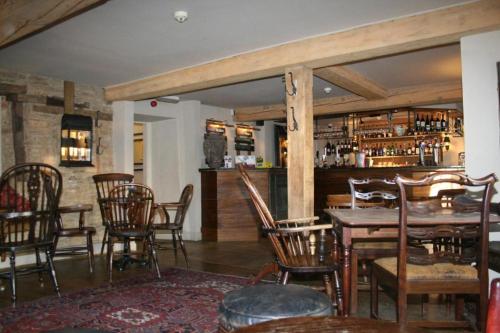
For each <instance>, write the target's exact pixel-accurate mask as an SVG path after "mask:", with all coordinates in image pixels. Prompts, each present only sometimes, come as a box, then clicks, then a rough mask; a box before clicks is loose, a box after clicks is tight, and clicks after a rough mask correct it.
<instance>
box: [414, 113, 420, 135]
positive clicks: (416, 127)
mask: <svg viewBox="0 0 500 333" xmlns="http://www.w3.org/2000/svg"><path fill="white" fill-rule="evenodd" d="M415 131H417V132H419V131H420V117H419V115H418V113H417V118H415Z"/></svg>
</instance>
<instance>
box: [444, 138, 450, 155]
mask: <svg viewBox="0 0 500 333" xmlns="http://www.w3.org/2000/svg"><path fill="white" fill-rule="evenodd" d="M450 145H451V140H450V137H449V136H448V135H446V136H445V137H444V147H445V148H446V151H448V150H450Z"/></svg>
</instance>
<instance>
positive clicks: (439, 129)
mask: <svg viewBox="0 0 500 333" xmlns="http://www.w3.org/2000/svg"><path fill="white" fill-rule="evenodd" d="M436 132H441V120H439V116H437V117H436Z"/></svg>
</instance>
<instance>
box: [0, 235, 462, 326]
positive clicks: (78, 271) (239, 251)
mask: <svg viewBox="0 0 500 333" xmlns="http://www.w3.org/2000/svg"><path fill="white" fill-rule="evenodd" d="M186 243H187V244H186V245H187V250H188V255H189V261H190V266H191V269H192V270H200V271H208V272H214V273H221V274H229V275H238V276H244V277H251V276H253V275H254V274H256V273H257V272H258V271H259V269H260V268H261V267H262V265H264V264H265V263H268V262H270V261H272V255H271V248H270V246H269V244H268V242H267V240H262V241H261V242H225V243H214V242H186ZM104 259H105V257H104V256H97V257H96V270H95V273H94V274H90V273H89V271H88V264H87V260H86V258H85V257H79V258H76V257H75V258H73V259H69V260H61V261H57V262H56V269H57V275H58V280H59V283H60V287H61V292H63V293H68V292H71V291H75V290H80V289H83V288H90V287H95V286H99V285H102V284H104V283H106V281H107V274H106V265H105V260H104ZM159 261H160V266H161V268H166V267H172V266H179V267H185V262H184V257H183V256H182V252H181V251H179V252H178V254H177V258H175V257H174V253H173V251H172V250H162V251H160V260H159ZM140 274H150V271H149V270H148V269H147V268H145V267H129V268H128V269H127V270H125V271H124V272H118V271H116V270H115V271H114V273H113V279H115V280H119V279H126V278H128V277H130V276H136V275H140ZM269 278H272V276H269ZM294 281H295V282H299V283H304V281H296V280H293V279H292V281H291V282H292V283H293V282H294ZM0 283H2V287H3V289H4V290H3V291H0V307H6V306H10V305H11V303H10V289H9V287H8V283H7V281H0ZM51 295H54V292H53V289H52V284H51V283H50V280H49V277H48V276H44V283H43V285H42V286H41V285H40V283H39V282H38V275H37V274H32V275H29V276H24V277H20V278H19V279H18V301H19V302H28V301H31V300H35V299H37V298H40V297H44V296H51ZM359 299H360V300H359V302H360V306H359V313H358V314H357V316H361V317H368V314H369V292H368V291H361V292H360V295H359ZM412 303H413V304H411V306H410V316H411V317H412V318H413V319H417V318H418V317H419V316H420V313H421V309H422V307H421V304H422V303H421V302H420V300H419V299H415V300H414V301H413V302H412ZM423 309H424V312H425V313H426V315H428V316H430V317H433V318H435V319H439V320H442V319H444V318H445V317H450V318H451V316H452V315H453V307H447V306H446V305H445V304H437V302H432V301H431V302H430V303H427V302H426V303H425V305H424V307H423ZM380 314H381V316H382V317H383V318H384V319H392V320H393V319H394V318H395V311H394V302H393V300H392V299H391V298H389V297H388V296H386V295H385V294H384V293H383V292H381V293H380ZM454 332H458V331H456V330H455V331H454Z"/></svg>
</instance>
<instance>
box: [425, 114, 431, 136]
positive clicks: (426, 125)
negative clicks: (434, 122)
mask: <svg viewBox="0 0 500 333" xmlns="http://www.w3.org/2000/svg"><path fill="white" fill-rule="evenodd" d="M425 131H426V132H427V133H428V132H430V131H431V122H430V121H429V115H427V116H426V117H425Z"/></svg>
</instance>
